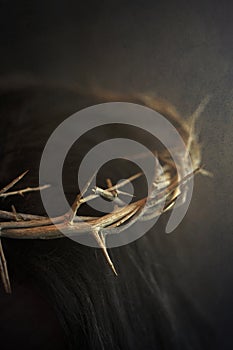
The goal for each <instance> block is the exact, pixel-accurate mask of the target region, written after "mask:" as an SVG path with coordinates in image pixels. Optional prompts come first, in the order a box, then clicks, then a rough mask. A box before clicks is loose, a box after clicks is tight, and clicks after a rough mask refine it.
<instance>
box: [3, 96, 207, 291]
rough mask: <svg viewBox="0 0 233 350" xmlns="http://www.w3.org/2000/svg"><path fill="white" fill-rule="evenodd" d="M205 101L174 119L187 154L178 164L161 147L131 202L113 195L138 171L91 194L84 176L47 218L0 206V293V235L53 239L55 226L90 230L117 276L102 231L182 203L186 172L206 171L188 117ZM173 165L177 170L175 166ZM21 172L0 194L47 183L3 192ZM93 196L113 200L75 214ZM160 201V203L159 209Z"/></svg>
mask: <svg viewBox="0 0 233 350" xmlns="http://www.w3.org/2000/svg"><path fill="white" fill-rule="evenodd" d="M205 104H206V101H204V102H202V104H201V105H200V106H201V107H200V106H199V107H198V109H197V111H196V112H195V113H194V116H193V119H192V122H191V124H189V125H188V124H185V123H184V122H183V121H179V124H180V128H181V129H182V131H183V134H185V135H186V138H185V140H184V141H185V143H186V148H187V154H186V155H185V157H184V158H181V159H180V162H179V164H175V163H174V161H173V159H172V158H171V156H170V154H169V152H168V151H166V150H165V151H163V152H162V153H161V154H156V156H157V162H159V163H160V164H157V165H161V167H158V166H157V167H156V169H155V172H154V179H153V184H152V187H151V189H150V192H149V194H148V196H147V197H146V198H142V199H138V200H135V201H132V202H131V203H130V204H128V205H126V206H123V207H121V205H122V204H124V202H123V201H122V200H121V199H120V198H119V196H120V195H129V194H128V193H126V192H124V191H121V190H120V188H122V187H124V186H125V185H126V184H128V183H130V182H133V181H135V180H136V179H137V178H139V177H140V176H141V175H142V174H141V173H138V174H135V175H134V176H132V177H130V178H128V179H127V180H124V181H122V182H121V183H118V184H117V185H113V184H112V182H111V179H106V184H107V187H106V188H100V187H95V188H93V189H92V194H89V195H86V196H85V194H86V193H87V190H88V189H90V186H91V181H92V179H90V180H89V181H88V183H87V184H86V186H85V188H84V189H83V190H82V191H81V193H79V194H78V195H77V196H76V198H75V200H74V202H73V204H72V206H71V209H70V211H69V212H67V213H64V215H61V216H58V217H55V218H53V219H52V220H51V219H50V218H49V217H44V216H38V215H33V214H24V213H18V212H16V210H15V208H14V207H13V206H12V212H9V211H3V210H0V275H1V280H2V283H3V286H4V289H5V291H6V292H7V293H11V286H10V279H9V275H8V270H7V263H6V259H5V256H4V252H3V247H2V244H1V237H4V238H14V239H54V238H60V237H64V235H63V233H62V232H61V230H65V231H66V234H67V235H68V236H69V235H70V236H72V235H73V234H77V233H78V234H86V233H90V231H91V233H92V235H93V237H94V238H95V240H96V241H97V243H98V245H99V247H100V248H101V249H102V251H103V253H104V256H105V258H106V259H107V262H108V264H109V265H110V267H111V269H112V270H113V272H114V273H115V274H117V272H116V270H115V267H114V264H113V263H112V261H111V258H110V256H109V254H108V251H107V248H106V244H105V238H106V235H107V234H110V233H111V232H112V231H113V230H114V233H116V232H121V231H123V230H125V229H127V227H129V226H130V225H132V224H133V223H135V222H136V221H137V220H144V221H146V220H150V219H151V218H153V217H156V216H159V215H161V213H163V212H166V211H167V210H170V209H171V208H172V207H173V205H174V204H175V201H176V199H177V198H178V197H182V198H183V201H184V200H185V195H186V191H187V186H186V185H187V182H188V181H189V179H190V177H191V176H193V175H194V174H196V173H198V172H199V173H200V172H201V173H203V174H207V172H206V171H204V170H203V169H202V167H201V164H200V160H201V156H200V149H199V145H198V142H197V139H196V135H195V132H194V121H195V120H196V117H197V116H198V115H199V114H200V113H201V111H202V110H203V105H205ZM189 155H190V156H191V159H192V167H191V168H190V167H189V165H188V164H189V163H188V157H189ZM177 166H178V167H179V169H177ZM161 168H162V169H163V171H158V169H161ZM177 170H179V173H180V174H183V176H182V177H181V178H179V177H178V171H177ZM26 174H27V171H26V172H24V173H23V174H21V175H19V176H18V177H17V178H15V179H14V180H13V181H11V182H10V183H9V184H8V185H6V186H5V187H4V188H3V189H1V190H0V198H1V197H2V198H4V197H8V196H15V195H23V194H24V193H27V192H33V191H39V190H46V189H47V188H48V187H49V185H44V186H42V187H27V188H24V189H21V190H17V191H12V192H9V190H10V189H11V188H12V187H13V186H14V185H15V184H16V183H18V182H19V181H20V180H21V179H22V178H23V177H24V176H25V175H26ZM99 196H101V197H104V198H106V199H108V200H112V201H113V202H114V203H115V208H114V210H113V211H112V212H111V213H109V214H106V215H104V216H102V217H90V216H79V215H78V213H77V212H78V210H79V208H80V206H81V205H83V204H84V203H86V202H89V201H90V200H94V199H95V198H97V197H99ZM162 202H163V203H164V202H165V205H164V206H163V208H162V209H161V203H162Z"/></svg>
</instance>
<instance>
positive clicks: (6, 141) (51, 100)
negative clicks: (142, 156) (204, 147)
mask: <svg viewBox="0 0 233 350" xmlns="http://www.w3.org/2000/svg"><path fill="white" fill-rule="evenodd" d="M97 95H98V94H97ZM100 95H101V94H100ZM103 96H104V95H103ZM107 98H108V100H115V99H117V98H114V97H112V98H111V96H110V97H109V96H108V97H107ZM104 100H105V98H104V97H100V96H95V97H93V96H91V95H88V94H85V95H84V94H82V93H80V91H79V92H77V91H74V90H71V89H70V90H69V89H68V90H64V89H62V88H56V89H55V88H48V87H40V88H38V87H35V86H31V87H27V88H22V89H15V90H14V89H12V88H11V89H10V90H9V89H8V90H3V91H2V92H1V101H0V103H1V105H0V108H1V124H2V125H4V128H1V130H0V133H1V135H0V136H1V144H2V146H3V148H2V149H1V151H2V152H1V176H0V180H1V182H2V184H6V183H8V182H9V180H10V179H13V178H14V177H15V176H16V175H18V174H19V173H20V172H23V171H24V170H26V169H30V173H29V174H28V175H27V178H25V179H24V180H23V182H22V183H21V184H20V187H23V185H24V184H26V186H27V185H28V182H30V185H31V184H32V185H37V184H38V167H39V161H40V156H41V152H42V150H43V147H44V145H45V142H46V141H47V139H48V137H49V135H50V133H51V132H52V131H53V129H54V128H55V127H56V126H57V125H58V124H59V123H60V122H61V121H62V120H63V119H65V118H66V117H68V116H69V115H70V114H71V113H73V112H75V111H77V110H79V109H81V108H83V107H86V106H89V105H93V104H95V103H98V102H102V101H104ZM131 100H132V101H135V102H138V103H139V102H140V101H139V99H138V97H135V98H131ZM157 106H158V109H159V106H160V109H161V111H162V112H164V111H166V113H171V114H172V113H175V112H173V110H172V109H171V108H168V107H167V105H166V104H165V102H161V101H159V102H158V103H157ZM82 151H83V150H82ZM71 164H72V161H70V162H69V160H68V161H67V167H68V168H70V167H71ZM122 166H123V167H124V166H125V171H126V172H127V171H128V170H127V164H126V165H124V164H123V165H122ZM72 176H73V175H72ZM112 176H113V177H114V176H116V174H115V172H113V174H112ZM70 184H72V181H69V175H65V176H64V185H65V186H66V189H67V196H68V198H70V199H71V198H73V196H74V195H75V194H76V193H75V188H74V186H73V187H72V186H71V185H70ZM11 204H14V205H15V206H16V209H18V210H20V211H21V212H31V213H34V214H42V213H43V207H42V204H41V201H40V197H39V194H36V193H34V194H28V195H27V196H25V198H18V197H17V198H16V197H14V198H9V199H6V200H4V201H2V202H1V207H4V208H5V209H9V208H10V205H11ZM164 221H166V216H165V217H162V218H160V220H159V222H158V223H157V224H156V227H154V228H153V229H151V230H150V231H149V232H148V233H147V234H146V235H144V236H143V237H142V238H141V239H139V240H137V241H136V242H134V243H131V244H128V245H126V246H122V247H119V248H114V249H110V255H111V258H112V260H113V261H114V264H115V266H116V269H117V271H118V276H117V277H116V276H114V275H113V273H112V271H111V270H110V269H109V266H108V265H107V264H106V261H105V259H104V257H103V254H102V252H101V251H100V250H99V249H95V248H89V247H86V246H83V245H80V244H77V243H75V242H73V241H71V240H69V239H67V238H61V239H55V240H51V241H39V240H35V241H34V240H32V241H29V240H7V239H5V240H3V244H4V249H5V253H6V257H7V261H8V267H9V271H10V276H11V279H12V283H13V296H12V297H10V298H12V299H13V298H14V290H16V291H17V288H18V286H21V287H22V286H26V287H27V288H28V289H29V290H30V291H31V293H32V294H33V293H34V294H35V295H38V298H42V299H43V300H46V305H47V306H46V307H48V308H51V307H52V310H54V312H55V315H56V318H57V319H58V320H59V323H60V325H61V327H62V329H63V331H64V337H65V340H64V344H62V340H61V339H63V335H61V338H59V336H58V335H57V333H59V326H58V325H57V333H56V331H54V333H53V334H54V337H56V336H57V337H58V338H59V339H60V340H59V341H60V342H61V347H62V346H64V348H68V347H69V348H70V349H108V350H110V349H114V350H116V349H121V350H122V349H124V350H125V349H169V350H171V349H185V350H187V349H210V348H212V345H213V344H214V343H213V342H214V340H213V334H212V332H211V328H210V325H209V323H208V321H207V320H206V319H205V317H204V316H203V315H202V313H201V311H200V310H198V308H197V307H196V304H195V300H194V301H193V300H189V297H188V296H186V295H185V294H183V293H182V289H181V288H180V286H179V283H178V282H177V281H176V280H175V279H174V275H173V274H172V271H171V270H169V264H168V263H167V260H169V254H172V246H169V243H168V240H167V239H165V238H164V237H165V236H164V235H163V231H164ZM26 295H27V294H26ZM8 300H9V299H8ZM38 300H39V299H38ZM13 305H15V304H14V303H13ZM38 305H40V304H39V302H38ZM38 307H39V306H38ZM46 307H45V309H46ZM51 313H52V312H51ZM48 315H50V314H48ZM44 317H46V313H45V315H44ZM48 317H50V320H51V322H54V323H56V321H55V320H54V319H55V317H54V319H53V317H52V316H48ZM1 324H6V321H5V320H2V321H1ZM54 327H55V326H54ZM5 330H6V329H5ZM6 332H7V331H6ZM11 332H13V333H14V329H13V330H12V329H11ZM9 333H10V331H9ZM62 334H63V333H62ZM7 336H9V334H8V335H7ZM9 337H10V336H9ZM37 337H40V324H39V325H38V334H35V339H36V338H37ZM5 338H6V337H5ZM46 339H48V338H46ZM8 341H9V342H10V343H11V340H10V339H8ZM30 344H31V343H30ZM33 344H34V343H33ZM38 346H39V345H38ZM41 346H42V345H41ZM47 346H48V348H50V347H49V345H47ZM50 346H51V348H53V347H52V345H51V344H50ZM54 346H55V345H54ZM25 347H27V339H25ZM39 348H40V347H38V349H39Z"/></svg>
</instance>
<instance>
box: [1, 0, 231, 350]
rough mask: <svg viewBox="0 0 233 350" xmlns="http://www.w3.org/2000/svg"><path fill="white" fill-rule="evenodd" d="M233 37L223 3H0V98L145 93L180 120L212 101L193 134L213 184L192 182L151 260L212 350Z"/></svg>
mask: <svg viewBox="0 0 233 350" xmlns="http://www.w3.org/2000/svg"><path fill="white" fill-rule="evenodd" d="M232 36H233V5H232V4H231V2H230V1H229V2H227V1H222V2H220V1H208V2H201V3H200V4H199V3H198V2H197V1H191V2H189V1H186V2H185V1H183V2H179V1H172V2H170V3H168V2H162V1H159V2H158V1H130V2H128V1H111V2H109V1H100V2H96V3H94V2H85V3H84V2H83V3H82V2H78V1H73V2H72V1H70V2H61V1H0V45H1V55H0V87H1V88H4V87H5V88H7V87H9V86H20V85H24V84H25V85H27V84H28V85H30V84H34V82H37V83H38V84H46V83H48V82H49V84H51V85H54V86H55V87H56V86H59V85H67V86H76V85H77V86H81V87H82V88H83V89H86V90H88V89H93V88H95V87H101V88H104V89H106V90H110V91H117V92H118V91H120V92H123V93H124V92H125V93H137V92H141V93H153V94H154V95H155V96H158V97H162V98H165V99H167V100H168V101H169V102H170V103H172V104H173V105H174V106H175V107H176V108H177V109H178V110H179V111H180V113H181V114H182V115H183V116H184V117H188V116H190V115H191V114H192V112H193V111H194V110H195V108H196V107H197V105H198V104H199V102H200V101H201V100H202V99H203V98H204V97H205V96H206V95H210V96H211V100H210V103H209V105H208V106H207V108H206V110H205V112H204V113H203V115H202V117H201V118H200V120H199V123H198V127H199V130H200V138H201V143H202V149H203V162H204V164H205V166H206V168H207V169H208V170H210V171H211V172H213V174H214V177H213V178H212V179H210V178H205V177H197V178H196V181H195V190H194V195H193V199H192V203H191V206H190V208H189V211H188V213H187V215H186V217H185V219H184V221H183V222H182V224H181V225H180V226H179V227H178V228H177V229H176V231H175V232H173V233H172V235H169V236H166V235H165V234H164V237H163V238H162V239H163V240H164V242H165V243H164V245H163V247H164V250H163V251H161V252H160V253H159V254H160V255H163V257H164V266H165V268H167V269H169V270H172V273H173V276H174V277H175V279H176V280H177V283H178V284H179V285H180V287H181V288H182V290H184V291H185V294H186V295H188V296H189V298H190V299H191V300H193V303H194V304H195V305H196V307H197V308H199V309H200V310H201V311H202V312H203V314H204V315H205V317H206V319H207V320H208V321H209V322H210V323H211V324H212V325H213V327H214V329H215V331H216V334H217V337H218V343H217V344H216V348H219V349H220V348H222V349H232V348H233V339H232V326H233V278H232V277H233V236H232V233H233V228H232V223H233V219H232V204H233V202H232V199H233V196H232V147H233V140H232V132H233V118H232V109H233V65H232V62H233V41H232ZM0 118H1V116H0ZM4 176H5V174H4ZM155 249H156V247H155Z"/></svg>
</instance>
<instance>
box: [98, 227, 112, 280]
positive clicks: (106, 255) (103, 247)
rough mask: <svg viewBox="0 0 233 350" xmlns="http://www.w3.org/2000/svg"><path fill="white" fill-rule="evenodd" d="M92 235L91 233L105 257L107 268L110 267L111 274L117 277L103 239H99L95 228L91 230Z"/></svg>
mask: <svg viewBox="0 0 233 350" xmlns="http://www.w3.org/2000/svg"><path fill="white" fill-rule="evenodd" d="M92 233H93V236H94V238H95V239H96V242H97V243H98V245H99V247H100V248H101V249H102V252H103V253H104V256H105V258H106V260H107V262H108V264H109V266H110V267H111V269H112V271H113V273H114V274H115V275H116V276H117V272H116V269H115V267H114V264H113V262H112V260H111V258H110V256H109V254H108V251H107V247H106V245H105V242H104V241H103V239H101V237H100V235H99V230H98V229H97V228H95V229H93V230H92Z"/></svg>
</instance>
